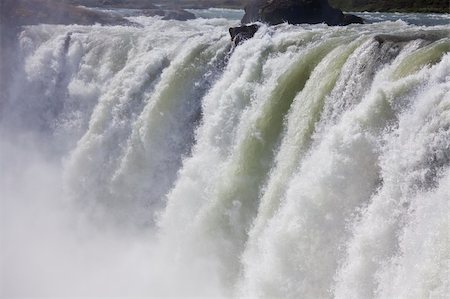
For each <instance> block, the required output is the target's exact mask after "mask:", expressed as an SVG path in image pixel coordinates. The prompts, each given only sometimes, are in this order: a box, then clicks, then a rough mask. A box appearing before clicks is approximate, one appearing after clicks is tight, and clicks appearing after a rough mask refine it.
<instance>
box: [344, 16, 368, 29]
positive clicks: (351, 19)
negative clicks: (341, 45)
mask: <svg viewBox="0 0 450 299" xmlns="http://www.w3.org/2000/svg"><path fill="white" fill-rule="evenodd" d="M350 24H364V19H363V18H361V17H358V16H355V15H352V14H344V19H343V21H342V24H340V25H344V26H345V25H350Z"/></svg>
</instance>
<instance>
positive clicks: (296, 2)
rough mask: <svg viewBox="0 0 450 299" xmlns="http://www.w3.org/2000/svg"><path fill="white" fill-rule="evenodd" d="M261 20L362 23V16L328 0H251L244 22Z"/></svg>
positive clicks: (337, 23)
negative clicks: (349, 13) (332, 4)
mask: <svg viewBox="0 0 450 299" xmlns="http://www.w3.org/2000/svg"><path fill="white" fill-rule="evenodd" d="M256 21H261V22H264V23H268V24H270V25H276V24H280V23H284V22H287V23H289V24H318V23H325V24H328V25H331V26H336V25H348V24H350V23H354V22H356V23H360V22H361V21H362V19H361V18H359V17H357V16H353V15H347V17H346V16H345V15H344V14H343V13H342V11H341V10H340V9H337V8H334V7H331V6H330V5H329V3H328V0H251V1H250V2H249V3H248V4H247V5H246V7H245V15H244V17H243V18H242V21H241V22H242V24H248V23H251V22H256Z"/></svg>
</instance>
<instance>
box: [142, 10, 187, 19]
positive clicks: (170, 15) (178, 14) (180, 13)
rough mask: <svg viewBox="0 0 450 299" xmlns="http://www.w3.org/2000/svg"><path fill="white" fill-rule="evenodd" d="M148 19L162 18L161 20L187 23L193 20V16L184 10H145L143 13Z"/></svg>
mask: <svg viewBox="0 0 450 299" xmlns="http://www.w3.org/2000/svg"><path fill="white" fill-rule="evenodd" d="M143 13H144V15H146V16H148V17H154V16H162V17H163V18H162V19H163V20H178V21H187V20H192V19H195V15H194V14H193V13H191V12H189V11H186V10H184V9H146V10H144V11H143Z"/></svg>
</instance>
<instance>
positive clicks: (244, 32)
mask: <svg viewBox="0 0 450 299" xmlns="http://www.w3.org/2000/svg"><path fill="white" fill-rule="evenodd" d="M258 29H259V25H257V24H252V25H248V26H246V25H242V26H239V27H231V28H230V29H228V31H229V32H230V36H231V41H232V43H233V44H234V45H235V46H237V45H239V44H240V43H242V42H243V41H245V40H247V39H249V38H252V37H253V36H254V35H255V33H256V31H258Z"/></svg>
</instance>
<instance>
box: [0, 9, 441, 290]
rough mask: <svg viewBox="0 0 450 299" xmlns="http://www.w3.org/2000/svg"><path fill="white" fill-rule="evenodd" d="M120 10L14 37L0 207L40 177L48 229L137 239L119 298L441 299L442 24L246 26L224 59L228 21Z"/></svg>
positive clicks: (3, 114)
mask: <svg viewBox="0 0 450 299" xmlns="http://www.w3.org/2000/svg"><path fill="white" fill-rule="evenodd" d="M133 19H134V20H135V21H139V22H140V23H142V24H143V27H127V26H100V25H95V26H78V25H70V26H61V25H37V26H29V27H25V28H24V31H23V32H22V33H21V34H20V36H19V49H18V53H17V55H19V57H20V61H21V63H22V65H19V66H17V69H16V72H15V73H14V74H12V76H11V84H10V88H9V90H8V91H7V92H8V97H7V99H8V101H7V102H6V103H3V105H2V106H1V108H2V110H1V114H0V117H1V118H0V125H1V126H0V133H1V137H2V140H3V141H2V142H1V145H2V148H3V149H2V153H1V154H0V158H1V159H0V162H1V165H3V166H2V167H3V169H5V174H3V175H2V176H3V179H2V180H3V181H4V182H3V183H2V185H1V186H2V188H4V190H5V194H6V197H7V198H8V199H7V200H6V201H5V205H4V206H5V207H9V206H10V205H14V206H15V205H16V204H17V202H18V201H20V200H22V199H23V198H32V197H33V196H34V195H33V194H31V193H30V192H25V193H24V194H22V193H20V192H19V191H17V190H15V189H17V188H20V187H18V186H22V188H25V189H26V188H27V186H28V185H27V184H30V181H33V182H34V183H32V184H33V186H34V184H35V183H36V182H41V181H42V182H41V183H42V184H44V185H45V186H50V187H48V188H51V190H47V189H48V188H47V189H45V188H44V189H45V190H43V191H42V192H43V194H42V195H39V196H38V195H36V198H54V200H53V201H55V202H58V204H57V205H63V210H64V213H65V214H64V215H67V214H70V215H71V218H70V219H72V220H67V219H65V220H64V222H65V223H66V222H69V224H68V225H67V226H68V228H64V232H65V233H64V234H66V233H68V234H70V231H71V229H74V228H73V226H75V227H76V226H77V225H76V224H73V223H77V221H78V223H79V221H81V220H80V219H81V218H82V219H84V220H83V221H82V222H83V224H82V226H83V227H84V228H85V229H86V227H89V228H92V227H95V230H96V231H97V233H98V234H100V235H101V232H102V231H103V229H105V230H106V228H105V227H109V228H110V229H111V227H114V229H113V230H120V231H121V232H120V233H119V234H120V235H121V236H123V235H127V234H131V235H133V237H129V238H128V237H120V238H119V239H118V240H115V241H114V242H111V243H108V242H105V244H103V243H102V244H101V245H98V243H95V242H94V244H97V245H98V246H99V247H98V248H102V250H103V249H106V250H108V249H107V248H108V247H109V246H110V245H111V246H117V244H123V243H122V242H129V243H132V244H139V242H141V241H136V239H135V237H136V236H138V239H145V240H146V241H145V244H146V245H145V246H144V245H143V246H144V247H145V248H147V249H145V250H143V249H142V248H143V247H139V248H140V249H136V250H137V251H138V252H139V254H138V257H139V259H136V260H133V262H132V263H131V264H132V265H133V267H138V268H139V267H142V269H139V270H138V269H135V268H133V269H128V268H127V273H135V272H136V271H137V272H143V273H146V274H145V275H144V274H143V277H145V279H142V281H141V280H139V282H136V281H135V282H134V283H133V284H132V285H134V284H136V285H138V284H139V287H136V286H135V289H134V291H136V293H133V292H130V293H129V292H128V291H126V289H127V288H126V287H123V288H120V287H119V286H115V287H116V288H120V292H119V293H120V294H124V295H130V294H133V295H136V294H138V295H147V296H214V297H225V298H234V297H238V298H240V297H242V298H444V297H446V296H448V295H447V294H449V293H450V280H449V266H448V265H449V261H450V239H449V238H450V235H449V230H450V218H449V215H450V210H449V199H450V197H449V196H450V195H449V194H450V28H449V26H447V25H439V26H429V27H420V26H415V25H408V24H407V23H405V22H403V21H395V22H392V21H388V22H381V23H374V24H366V25H351V26H348V27H328V26H325V25H314V26H310V25H302V26H292V25H287V24H281V25H278V26H274V27H267V26H265V25H261V27H260V29H259V30H258V31H257V33H256V35H255V37H254V38H252V39H249V40H247V41H245V42H244V43H243V44H241V45H239V46H237V47H236V48H232V47H231V45H230V41H229V36H228V31H227V29H228V27H229V26H232V25H233V21H229V20H225V19H196V20H190V21H187V22H180V21H163V20H160V19H158V18H148V17H133ZM24 140H26V141H24ZM12 157H15V158H14V159H12V160H11V158H12ZM16 160H17V161H16ZM20 160H22V161H23V162H22V163H18V161H20ZM36 160H37V161H39V163H37V164H36V163H34V164H33V165H34V166H33V167H34V168H31V166H30V167H29V166H27V164H31V163H32V161H34V162H36ZM19 164H20V165H19ZM18 165H19V166H18ZM49 165H51V167H50V166H49ZM30 169H31V170H30ZM36 169H39V171H35V170H36ZM22 171H24V173H25V174H27V173H28V175H25V174H24V175H22V174H20V173H22ZM35 173H37V175H34V174H35ZM49 173H51V176H52V177H54V178H55V180H48V182H47V183H48V184H47V183H46V181H45V180H44V179H43V177H45V176H46V175H48V176H49V177H50V174H49ZM31 174H32V175H31ZM30 175H31V176H32V177H34V178H30ZM40 175H42V176H43V177H42V178H39V177H40ZM41 183H39V184H41ZM46 184H47V185H46ZM52 186H54V187H52ZM30 190H31V189H30ZM29 193H30V194H29ZM42 200H43V199H42ZM13 202H15V203H14V204H13ZM40 205H41V204H40V203H39V201H34V200H33V205H32V206H33V207H34V206H40ZM23 209H27V208H26V207H22V206H20V208H17V211H19V212H18V213H21V212H20V211H22V210H23ZM29 209H31V208H29ZM46 209H47V206H46ZM50 209H52V208H50ZM38 210H39V209H38ZM49 211H51V210H47V211H41V213H44V214H46V213H50V212H49ZM3 213H5V215H6V213H8V212H7V211H6V212H3ZM44 214H43V215H44ZM5 217H6V218H5V219H6V220H4V223H6V224H4V225H8V224H9V223H10V222H11V221H12V220H11V219H13V218H12V216H5ZM22 217H23V218H24V219H25V218H27V219H28V218H29V217H31V216H29V214H28V212H27V213H25V214H24V215H22ZM85 218H86V219H87V220H86V219H85ZM20 219H21V218H20ZM77 219H78V220H77ZM8 221H9V222H8ZM59 221H62V220H60V219H57V220H55V222H52V224H51V225H49V227H53V226H54V225H55V224H56V223H59ZM71 221H72V222H73V223H72V224H70V222H71ZM11 223H12V222H11ZM38 226H39V225H38ZM71 227H72V228H71ZM102 227H103V228H102ZM92 229H93V228H92ZM93 230H94V229H93ZM8 232H9V230H8ZM11 234H12V233H11ZM64 238H66V237H64ZM105 238H106V237H105ZM130 238H131V241H130ZM88 239H89V238H88ZM8 240H13V241H11V242H14V240H15V239H14V237H9V234H6V237H5V238H4V241H5V242H7V241H8ZM36 242H38V241H36ZM85 242H87V241H86V240H85ZM136 242H137V243H136ZM142 242H144V241H142ZM68 243H69V244H71V246H72V245H73V246H75V247H76V246H77V245H74V244H72V241H70V242H68ZM97 245H92V247H95V248H96V250H97V247H96V246H97ZM17 246H18V245H17ZM55 246H56V249H55V248H53V247H52V248H51V250H50V252H52V250H54V251H58V250H61V249H58V246H57V245H55ZM71 246H68V247H71ZM121 246H125V245H119V247H120V248H121ZM130 246H131V245H130ZM136 246H137V245H136ZM147 246H148V247H147ZM44 248H45V246H44ZM64 248H66V247H65V246H64ZM133 248H134V247H133ZM96 250H94V251H95V252H97V251H96ZM111 250H112V249H111ZM120 250H121V249H120ZM128 252H129V251H127V250H125V249H123V250H122V251H120V253H125V254H126V253H128ZM74 254H75V256H77V254H76V253H74ZM18 255H19V254H18ZM4 258H5V257H2V259H4ZM61 259H65V258H61ZM114 259H115V255H112V256H111V257H110V259H108V261H110V260H114ZM44 260H45V259H44ZM4 263H5V265H7V266H8V265H9V266H10V267H14V261H9V262H7V261H5V262H4ZM140 263H142V264H140ZM125 264H126V262H123V261H122V263H121V264H120V265H122V266H123V265H125ZM11 265H12V266H11ZM30 267H37V266H36V265H33V264H32V263H31V265H30ZM62 267H63V268H62V269H67V271H68V272H70V271H71V270H73V267H72V266H71V265H67V267H66V268H64V266H62ZM99 267H100V266H99ZM123 267H125V266H123ZM8 269H9V268H8ZM82 269H84V268H82V267H81V270H80V271H82V272H83V270H82ZM114 269H115V270H116V271H120V269H121V268H120V266H118V268H114ZM19 272H20V271H19ZM19 272H18V273H19ZM33 273H34V272H33ZM37 273H39V271H38V272H37ZM96 273H97V272H96ZM99 273H103V272H99ZM148 273H150V274H148ZM3 275H4V276H6V277H8V273H6V274H3ZM111 275H112V274H111ZM132 275H133V274H132ZM16 276H17V277H18V276H20V273H19V274H17V275H16ZM16 276H15V277H16ZM114 277H116V276H114ZM118 277H121V276H118ZM11 279H12V278H11ZM77 279H80V278H79V277H78V276H75V278H73V280H74V282H73V284H74V285H76V282H77ZM146 279H147V280H146ZM30 280H31V278H30ZM24 281H25V282H22V283H25V284H26V285H27V283H28V282H29V281H28V282H27V281H26V278H24ZM113 281H114V278H113ZM147 282H148V284H147ZM46 283H49V282H46ZM64 285H65V286H66V287H67V290H69V292H70V290H71V288H72V290H73V289H74V288H73V285H71V284H70V283H65V284H64ZM105 285H107V284H105ZM144 285H145V287H142V288H141V286H144ZM99 286H100V287H99V288H101V284H99ZM16 287H17V286H16ZM27 287H29V289H30V290H31V291H30V292H31V293H33V290H34V292H35V294H40V293H39V292H40V291H39V287H36V286H35V285H32V284H30V285H27ZM4 288H5V290H6V291H5V292H6V293H5V294H16V293H15V292H18V294H22V293H20V291H18V288H16V289H15V288H14V286H13V285H11V286H9V287H8V286H4ZM99 288H96V287H95V286H89V287H86V288H85V289H84V291H83V292H84V293H83V292H82V293H81V294H88V295H89V294H90V295H92V293H89V292H93V294H95V295H96V294H105V293H104V292H105V291H104V290H102V289H99ZM44 289H45V288H44ZM67 290H66V291H67ZM42 292H43V293H42V294H44V295H45V294H47V292H48V289H47V291H42ZM0 293H1V292H0ZM50 293H51V292H50ZM60 293H61V294H64V290H63V291H61V292H60ZM25 294H27V293H25ZM58 294H59V293H58ZM69 294H70V295H73V294H71V293H69ZM77 294H78V293H77ZM107 294H108V293H107Z"/></svg>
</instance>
